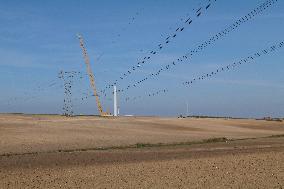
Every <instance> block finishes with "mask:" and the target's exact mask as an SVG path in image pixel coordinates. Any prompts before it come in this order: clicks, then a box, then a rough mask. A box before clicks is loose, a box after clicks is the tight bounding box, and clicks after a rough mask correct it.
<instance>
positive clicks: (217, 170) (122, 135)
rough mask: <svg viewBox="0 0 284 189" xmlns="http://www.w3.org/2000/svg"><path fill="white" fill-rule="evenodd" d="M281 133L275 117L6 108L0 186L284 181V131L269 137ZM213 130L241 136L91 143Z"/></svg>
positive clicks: (0, 134) (269, 184) (204, 134)
mask: <svg viewBox="0 0 284 189" xmlns="http://www.w3.org/2000/svg"><path fill="white" fill-rule="evenodd" d="M283 134H284V124H283V122H274V121H256V120H242V119H239V120H225V119H176V118H153V117H137V118H132V117H130V118H128V117H122V118H118V119H102V118H98V117H75V118H71V119H67V118H64V117H61V116H44V115H36V116H35V115H33V116H32V115H7V114H6V115H0V188H284V162H283V159H284V137H283V136H282V137H280V136H279V137H268V136H271V135H283ZM213 137H226V138H232V139H235V140H233V141H225V142H214V143H200V144H191V145H178V146H164V147H143V148H124V149H109V150H90V149H91V148H96V147H101V146H106V147H107V146H121V145H131V144H136V143H138V142H140V143H159V142H162V143H172V142H182V141H183V142H184V141H196V140H197V141H200V140H202V139H206V138H213ZM245 138H251V139H245ZM59 150H70V152H63V151H59Z"/></svg>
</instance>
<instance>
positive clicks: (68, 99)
mask: <svg viewBox="0 0 284 189" xmlns="http://www.w3.org/2000/svg"><path fill="white" fill-rule="evenodd" d="M277 1H278V0H267V1H265V2H264V3H262V4H261V5H259V6H257V7H256V8H255V9H253V10H252V11H250V12H249V13H248V14H246V15H245V16H242V17H241V18H239V19H237V20H236V21H235V22H233V23H232V24H231V25H229V26H227V27H226V28H225V29H223V30H221V31H220V32H218V33H216V34H214V35H212V36H211V37H210V38H209V39H207V40H205V41H204V42H203V43H201V44H200V45H197V46H196V47H195V48H194V49H190V50H189V51H188V52H186V53H185V54H184V55H183V56H181V57H179V58H177V59H176V60H173V61H170V62H169V63H167V64H165V65H163V66H162V67H160V69H158V70H156V71H153V72H152V73H150V74H148V75H147V76H145V77H144V78H143V79H140V80H137V81H134V82H133V83H131V84H129V85H127V86H126V87H125V88H120V87H119V85H120V83H121V82H122V81H123V82H125V81H126V80H127V78H128V77H129V76H130V75H132V74H134V73H135V71H137V70H141V69H142V67H143V65H144V64H149V63H151V59H152V57H153V56H155V55H158V54H159V52H161V51H162V50H163V49H164V48H166V47H167V46H168V45H169V44H170V43H172V42H173V41H174V39H175V38H176V37H177V36H178V35H179V33H181V32H183V31H185V30H186V29H187V27H189V26H192V23H193V22H194V20H195V19H197V18H199V17H200V16H201V15H203V14H205V12H206V11H207V10H208V9H209V8H210V7H212V6H213V4H214V3H215V2H216V0H208V1H207V2H206V3H204V5H202V6H199V7H198V8H197V9H194V10H196V11H195V12H194V13H193V14H194V15H193V16H191V17H189V16H188V17H186V18H183V19H182V20H183V22H182V23H181V24H180V25H179V26H177V28H176V29H175V30H174V33H172V34H170V35H168V36H167V37H166V38H165V39H164V41H163V42H160V43H159V44H158V45H157V48H156V49H154V50H150V51H148V54H147V55H146V56H144V57H142V58H141V59H140V61H139V62H137V63H135V64H134V65H132V66H131V67H130V68H129V69H127V70H126V71H125V72H124V73H122V74H121V75H120V76H119V77H118V78H117V79H116V80H115V81H113V82H111V83H110V84H108V85H107V86H105V87H104V88H103V89H102V90H100V91H99V93H97V92H96V90H95V93H94V94H93V95H90V94H88V93H85V95H83V97H82V98H78V99H81V100H82V101H83V100H85V99H87V98H88V97H90V96H96V98H97V99H98V98H99V97H107V96H108V95H107V92H108V90H111V89H112V87H113V86H115V85H116V86H118V90H117V92H118V93H121V94H122V93H124V92H126V91H127V90H129V89H131V88H135V87H137V86H139V85H141V84H142V83H144V82H145V81H147V80H150V79H154V78H157V77H158V76H159V75H160V74H161V73H163V72H166V71H170V70H173V69H174V68H175V67H176V66H177V65H180V63H181V62H186V63H187V64H188V63H191V59H192V57H193V56H194V55H196V54H197V53H199V52H201V51H202V50H204V49H205V48H207V47H209V46H212V45H213V44H214V43H215V42H216V41H217V40H221V39H222V38H224V37H225V36H227V35H228V34H230V33H231V32H232V31H234V30H236V29H237V28H238V27H240V26H241V25H243V24H244V23H246V22H248V21H250V20H252V19H253V18H254V17H255V16H257V15H259V14H261V13H262V12H263V11H264V10H265V9H267V8H269V7H270V6H272V5H274V4H275V3H276V2H277ZM138 14H139V13H138V12H137V13H136V16H137V15H138ZM134 20H135V17H132V19H131V21H129V23H128V24H131V23H133V22H134ZM113 43H114V41H113ZM283 44H284V42H283V41H280V42H278V43H277V44H275V45H273V46H271V47H269V48H267V49H265V50H261V51H258V52H256V53H254V54H252V55H250V56H248V57H246V58H244V59H241V60H240V61H237V62H234V63H232V64H228V65H226V66H223V67H220V68H218V69H217V70H214V71H212V72H209V73H206V74H202V75H201V76H198V77H195V78H193V79H191V80H188V81H184V82H182V83H181V85H183V86H185V87H190V86H192V85H193V84H195V83H196V82H198V81H201V80H205V79H208V78H211V77H213V76H215V75H217V74H218V73H221V72H224V71H228V70H231V69H233V68H236V67H237V66H240V65H242V64H244V63H249V62H251V61H253V60H254V59H256V58H258V57H260V56H263V55H266V54H269V53H271V52H274V51H275V50H277V49H279V48H282V47H283ZM84 75H85V74H83V75H82V74H81V73H80V72H64V71H61V72H60V78H61V79H62V80H63V85H60V86H64V93H65V98H64V107H63V111H64V113H65V114H66V115H69V114H70V115H71V114H73V107H72V94H71V89H72V85H73V81H72V80H74V79H76V77H80V78H83V76H84ZM87 75H89V74H87ZM89 76H90V75H89ZM90 78H91V76H90ZM54 86H57V83H56V82H52V83H51V84H49V85H48V86H47V87H45V88H46V89H47V88H50V87H54ZM43 88H44V87H43ZM168 91H169V90H168V89H158V90H157V91H154V92H147V91H146V93H145V95H144V96H143V95H139V96H131V97H126V98H125V101H131V100H137V99H141V98H143V97H152V96H158V95H160V94H164V93H167V92H168ZM99 105H100V104H99ZM99 111H100V110H99ZM101 111H102V110H101Z"/></svg>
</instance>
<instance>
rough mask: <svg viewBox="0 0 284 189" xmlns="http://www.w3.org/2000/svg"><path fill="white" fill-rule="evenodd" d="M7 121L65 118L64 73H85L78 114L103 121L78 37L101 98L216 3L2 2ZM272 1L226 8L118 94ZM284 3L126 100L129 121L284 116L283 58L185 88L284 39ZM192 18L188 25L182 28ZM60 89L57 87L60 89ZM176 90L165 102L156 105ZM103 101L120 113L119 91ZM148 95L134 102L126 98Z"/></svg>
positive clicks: (205, 17)
mask: <svg viewBox="0 0 284 189" xmlns="http://www.w3.org/2000/svg"><path fill="white" fill-rule="evenodd" d="M0 2H1V6H0V24H1V27H0V41H1V43H0V89H1V90H0V91H1V93H0V112H24V113H62V106H63V99H64V95H63V94H64V91H63V87H62V81H61V80H60V79H58V78H57V76H58V72H59V71H60V70H65V71H80V72H82V73H83V74H84V77H83V78H82V79H80V78H79V77H78V78H76V79H75V83H74V90H73V97H74V99H73V103H74V111H75V112H76V113H77V114H97V108H96V103H95V99H94V98H93V97H90V98H88V99H87V100H84V101H81V100H79V99H80V98H81V97H83V96H84V94H83V93H90V92H91V89H90V86H89V82H88V77H87V76H86V75H85V73H86V66H85V64H84V60H83V57H82V52H81V49H80V46H79V41H78V39H77V38H76V34H77V33H81V34H82V35H83V37H84V39H85V45H86V47H87V50H88V53H89V56H90V60H91V63H92V68H93V70H94V73H95V78H96V83H97V86H98V89H103V88H104V87H105V86H106V85H107V84H109V83H111V82H112V81H114V80H116V79H118V78H119V76H121V74H123V73H124V72H125V71H127V70H128V69H129V68H131V67H132V66H134V65H137V62H138V61H140V60H141V59H142V58H143V57H144V56H145V55H146V54H147V52H149V51H151V50H152V49H155V48H156V47H157V45H158V44H159V43H161V42H163V41H164V40H165V38H166V37H167V36H168V35H169V34H173V33H175V29H176V28H177V27H178V26H179V25H181V24H182V23H183V22H184V19H185V18H187V17H188V16H192V15H194V14H195V11H196V10H197V9H198V8H199V7H200V6H202V5H203V6H204V5H206V4H207V2H208V1H207V0H206V1H205V0H195V1H193V0H178V1H172V0H157V1H150V0H144V1H138V0H131V1H130V0H128V1H127V0H121V1H114V0H108V1H96V0H95V1H91V0H85V1H82V0H81V1H79V0H76V1H75V0H68V1H67V0H60V1H59V0H58V1H55V0H51V1H43V0H41V1H35V0H34V1H33V0H28V1H20V0H13V1H0ZM263 2H264V0H250V1H245V0H241V1H226V0H218V1H216V2H215V3H213V4H212V6H211V7H210V8H209V9H208V10H207V11H206V12H204V14H202V15H201V16H200V17H199V18H198V19H195V20H194V22H193V23H192V24H191V25H190V26H188V27H186V28H185V30H184V31H183V32H181V33H180V34H179V35H178V36H177V37H176V38H175V39H174V40H173V41H171V42H170V43H169V44H168V45H167V46H166V47H165V48H163V49H162V50H161V51H160V52H159V53H158V54H157V55H155V56H154V57H153V58H152V59H151V60H150V61H149V63H148V64H146V65H145V66H144V67H143V68H141V69H139V70H138V71H137V70H136V71H135V72H133V74H131V75H130V76H129V77H128V78H127V79H124V80H123V81H122V82H120V83H119V85H118V87H119V88H120V87H122V88H123V87H126V86H127V85H129V84H131V83H133V81H136V80H139V79H141V78H143V77H145V75H147V74H149V73H152V72H153V71H157V70H158V69H159V68H160V67H161V66H162V65H165V64H168V63H170V62H172V61H173V60H175V59H176V58H178V57H180V56H182V55H184V54H185V53H186V52H188V51H189V50H191V49H193V48H195V47H196V46H198V45H199V44H200V43H202V42H203V41H205V40H207V39H209V38H210V37H211V36H212V35H214V34H216V33H217V32H219V31H221V30H223V29H225V28H226V27H227V26H228V25H230V24H232V23H233V22H235V21H236V20H237V19H238V18H240V17H241V16H244V15H246V14H247V13H249V12H250V11H251V10H253V9H254V8H256V7H257V6H258V5H260V4H261V3H263ZM283 10H284V2H283V1H279V2H278V3H276V4H274V5H273V6H272V7H270V8H268V9H267V10H265V11H264V12H263V13H262V14H261V15H258V16H256V17H255V18H254V19H252V20H250V21H248V22H247V23H245V24H243V25H242V26H240V27H239V28H238V29H236V30H235V31H233V32H231V33H230V34H229V35H227V36H226V37H224V38H222V39H220V40H218V41H216V43H215V44H214V45H212V46H208V47H207V48H206V49H204V50H203V51H202V52H201V53H198V54H196V55H195V56H194V57H193V58H192V60H191V61H190V64H188V63H182V64H181V65H179V66H176V68H175V69H172V70H170V71H167V72H164V73H162V74H161V75H160V76H159V77H157V78H156V79H152V80H148V81H146V82H144V83H143V84H141V85H139V87H137V88H134V89H130V90H128V91H127V92H125V93H123V94H120V96H119V101H120V107H121V113H122V114H135V115H162V116H176V115H178V114H184V113H185V112H186V103H187V102H188V104H189V107H190V114H195V115H213V116H236V117H263V116H275V117H284V100H283V99H284V98H283V96H284V85H283V83H284V64H283V60H284V53H283V52H284V50H283V49H280V50H277V52H275V53H271V54H269V55H266V56H263V57H260V58H259V59H257V60H255V61H253V62H252V63H251V64H244V65H242V66H240V67H238V68H237V69H234V70H231V71H229V72H224V73H221V74H219V75H217V76H215V77H213V78H210V79H208V80H205V81H202V82H199V83H196V84H195V85H194V86H192V87H190V88H189V87H184V86H183V85H182V84H181V83H182V82H184V81H187V80H190V79H192V78H194V77H196V76H198V75H200V74H204V73H207V72H211V71H214V70H216V68H218V67H220V66H223V65H226V64H231V63H232V62H234V61H237V60H240V59H242V58H244V57H247V56H249V55H251V54H252V53H254V52H257V51H259V50H262V49H265V48H267V47H270V46H271V45H274V44H276V43H278V42H280V41H282V40H284V39H283V35H282V34H283V32H284V26H283V24H284V11H283ZM182 19H183V20H182ZM54 82H55V83H56V85H54V86H52V87H49V85H50V84H51V83H54ZM164 88H167V89H168V90H169V91H168V92H167V93H166V94H161V95H158V96H155V97H147V95H146V94H147V93H148V92H154V91H157V90H160V89H164ZM107 94H108V96H107V97H104V98H101V100H102V104H103V107H104V109H108V108H109V110H111V111H112V95H111V91H108V92H107ZM135 96H143V97H142V98H141V99H139V100H135V101H128V102H126V101H125V98H126V97H135Z"/></svg>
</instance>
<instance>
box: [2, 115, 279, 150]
mask: <svg viewBox="0 0 284 189" xmlns="http://www.w3.org/2000/svg"><path fill="white" fill-rule="evenodd" d="M279 134H284V122H275V121H259V120H258V121H257V120H246V119H234V120H232V119H229V120H225V119H177V118H158V117H136V118H135V117H120V118H117V119H113V118H109V119H105V118H99V117H94V116H82V117H81V116H80V117H74V118H65V117H63V116H49V115H12V114H2V115H1V114H0V154H7V153H11V154H13V153H26V152H46V151H56V150H66V149H87V148H95V147H107V146H121V145H131V144H136V143H173V142H184V141H196V140H202V139H207V138H214V137H226V138H252V137H263V136H270V135H279Z"/></svg>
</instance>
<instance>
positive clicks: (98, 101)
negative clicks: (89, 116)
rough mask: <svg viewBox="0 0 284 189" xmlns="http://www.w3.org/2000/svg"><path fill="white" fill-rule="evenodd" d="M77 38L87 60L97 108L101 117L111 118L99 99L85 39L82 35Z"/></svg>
mask: <svg viewBox="0 0 284 189" xmlns="http://www.w3.org/2000/svg"><path fill="white" fill-rule="evenodd" d="M77 37H78V38H79V41H80V46H81V48H82V51H83V57H84V60H85V64H86V66H87V72H88V75H89V79H90V84H91V87H92V89H93V93H94V96H95V97H96V102H97V106H98V110H99V113H100V116H110V113H108V112H104V111H103V108H102V105H101V102H100V99H99V95H98V93H97V89H96V85H95V77H94V74H93V71H92V69H91V65H90V59H89V56H88V53H87V50H86V48H85V45H84V40H83V37H82V35H80V34H77Z"/></svg>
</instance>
